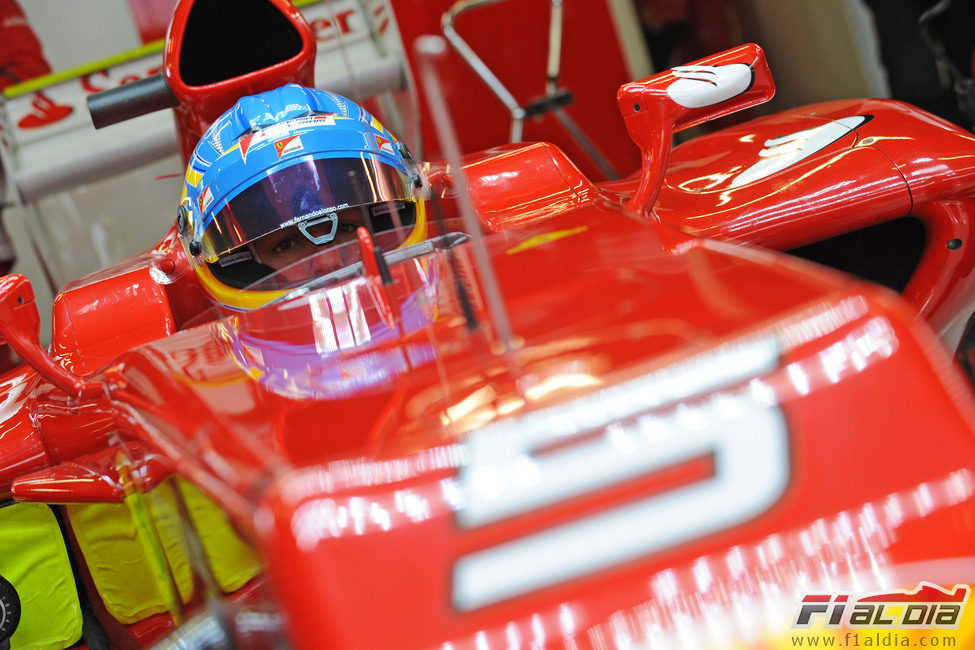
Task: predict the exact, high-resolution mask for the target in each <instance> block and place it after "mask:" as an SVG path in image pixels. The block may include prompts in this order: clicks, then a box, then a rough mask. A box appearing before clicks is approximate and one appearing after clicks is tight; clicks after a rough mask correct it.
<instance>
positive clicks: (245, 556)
mask: <svg viewBox="0 0 975 650" xmlns="http://www.w3.org/2000/svg"><path fill="white" fill-rule="evenodd" d="M177 481H178V483H179V489H180V492H182V493H183V499H184V501H185V502H186V509H187V510H188V511H189V513H190V519H192V520H193V525H194V526H195V527H196V530H197V532H198V534H199V536H200V541H201V542H202V544H203V550H204V552H205V553H206V556H207V561H209V563H210V569H211V570H212V571H213V577H214V579H215V580H216V581H217V585H218V586H219V587H220V589H221V590H223V591H224V592H225V593H228V592H231V591H236V590H237V589H240V588H241V587H243V586H244V585H245V584H247V582H248V581H249V580H250V579H251V578H253V577H254V576H256V575H257V574H258V573H259V572H260V570H261V563H260V560H259V559H258V557H257V555H256V554H255V553H254V551H253V550H252V549H251V547H250V546H248V545H247V544H246V543H244V541H243V540H242V539H241V538H240V537H239V536H238V535H237V533H236V532H235V531H234V529H233V527H232V526H231V525H230V520H229V519H228V518H227V515H226V513H224V511H223V510H221V509H220V508H219V507H217V505H216V504H215V503H214V502H213V501H211V500H210V498H209V497H207V496H206V495H205V494H204V493H203V492H201V491H200V489H199V488H197V487H196V486H195V485H193V484H192V483H189V482H188V481H185V480H183V479H177Z"/></svg>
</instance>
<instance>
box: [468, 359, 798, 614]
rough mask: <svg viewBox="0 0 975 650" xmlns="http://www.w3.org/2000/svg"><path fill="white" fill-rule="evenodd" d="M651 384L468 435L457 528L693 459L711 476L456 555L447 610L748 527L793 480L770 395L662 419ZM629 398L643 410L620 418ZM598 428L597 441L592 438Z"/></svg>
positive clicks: (714, 402) (729, 399) (741, 396)
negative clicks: (708, 467) (708, 460)
mask: <svg viewBox="0 0 975 650" xmlns="http://www.w3.org/2000/svg"><path fill="white" fill-rule="evenodd" d="M738 369H739V370H747V368H742V367H741V366H738ZM751 369H752V370H755V369H757V368H754V367H753V368H751ZM751 376H754V375H751ZM712 379H716V378H715V377H713V376H712ZM725 379H728V378H725ZM631 383H632V382H631ZM648 388H649V389H650V390H652V387H648V386H647V385H644V386H639V385H638V386H631V387H630V388H629V389H623V387H617V389H616V390H615V391H613V390H611V391H609V392H607V393H605V394H600V393H597V394H595V395H592V396H590V397H589V398H587V399H586V401H585V402H581V401H580V402H577V403H575V405H573V404H570V405H569V406H568V407H560V409H559V410H558V411H554V410H553V411H552V412H550V413H543V414H538V415H536V416H529V418H528V419H522V420H521V421H519V420H515V421H509V422H508V423H505V424H504V425H503V426H496V427H489V428H488V429H485V430H483V431H479V432H475V433H474V434H472V435H471V436H470V437H469V438H468V440H467V442H466V444H467V448H468V453H469V459H468V460H469V463H468V465H467V466H466V467H465V469H464V470H463V472H462V473H461V477H460V481H461V489H462V491H463V495H464V500H463V506H462V507H461V508H460V510H459V511H458V513H457V518H458V522H459V523H460V525H461V526H463V527H465V528H472V527H477V526H481V525H484V524H488V523H492V522H495V521H499V520H501V519H504V518H507V517H511V516H514V515H517V514H520V513H523V512H527V511H530V510H534V509H537V508H540V507H543V506H547V505H551V504H554V503H558V502H561V501H565V500H567V499H570V498H572V497H575V496H579V495H581V494H586V493H589V492H592V491H593V490H596V489H599V488H604V487H609V486H612V485H614V484H617V483H620V482H622V481H625V480H627V479H631V478H636V477H639V476H643V475H646V474H649V473H652V472H655V471H658V470H661V469H665V468H667V467H672V466H674V465H677V464H680V463H682V462H685V461H689V460H692V459H695V458H698V457H701V456H708V455H710V456H711V457H712V459H713V467H714V471H713V474H712V475H710V476H708V477H706V478H704V479H702V480H699V481H696V482H694V483H691V484H688V485H682V486H680V487H676V488H674V489H671V490H669V491H667V492H664V493H662V494H657V495H654V496H650V497H647V498H644V499H641V500H638V501H634V502H630V503H628V504H626V505H622V506H619V507H616V508H614V509H612V510H608V511H603V512H599V513H597V514H593V515H590V516H587V517H584V518H582V519H578V520H575V521H572V522H570V523H567V524H562V525H560V526H557V527H554V528H551V529H548V530H545V531H543V532H539V533H535V534H532V535H528V536H526V537H522V538H520V539H516V540H513V541H511V542H507V543H505V544H501V545H499V546H495V547H493V548H488V549H485V550H482V551H478V552H475V553H472V554H469V555H467V556H465V557H463V558H461V559H460V560H459V561H458V562H457V564H456V565H455V566H454V577H453V580H454V590H453V591H454V605H455V607H457V608H458V609H459V610H461V611H469V610H472V609H476V608H478V607H483V606H485V605H489V604H492V603H495V602H498V601H501V600H504V599H506V598H511V597H513V596H518V595H521V594H525V593H528V592H531V591H534V590H536V589H540V588H544V587H547V586H550V585H554V584H557V583H560V582H563V581H565V580H569V579H572V578H576V577H580V576H583V575H587V574H589V573H593V572H595V571H598V570H601V569H605V568H608V567H612V566H615V565H618V564H621V563H623V562H627V561H630V560H634V559H637V558H639V557H641V556H645V555H648V554H650V553H654V552H656V551H660V550H662V549H665V548H669V547H673V546H676V545H678V544H681V543H683V542H686V541H688V540H691V539H695V538H698V537H702V536H704V535H708V534H711V533H714V532H717V531H720V530H723V529H726V528H730V527H731V526H735V525H737V524H740V523H743V522H745V521H748V520H749V519H751V518H754V517H755V516H757V515H759V514H761V513H762V512H764V511H765V510H767V509H768V508H769V507H770V506H771V505H772V504H774V503H775V502H776V501H778V499H779V498H780V497H781V496H782V493H783V492H784V491H785V488H786V485H787V484H788V480H789V444H788V433H787V430H786V424H785V420H784V418H783V416H782V413H781V411H780V410H779V408H778V407H777V406H776V405H775V404H773V403H771V401H772V400H771V399H769V398H768V397H767V396H760V395H756V393H755V392H754V391H752V390H749V389H744V390H740V391H738V392H736V393H734V394H729V393H725V394H724V395H723V396H718V397H715V398H712V399H710V400H709V401H707V402H706V403H703V404H699V405H696V406H694V407H690V408H681V407H678V408H677V409H675V410H674V411H672V412H671V413H670V414H669V415H667V416H658V415H656V414H651V413H649V412H648V402H649V406H653V402H654V401H655V399H654V396H653V395H650V396H648V395H646V394H645V391H646V390H648ZM621 389H622V390H621ZM627 390H629V392H630V393H633V392H634V391H644V394H643V395H636V396H634V395H632V394H631V395H627V394H626V391H627ZM634 397H637V398H638V399H641V400H642V409H641V410H642V413H633V414H630V415H629V416H628V417H625V418H623V419H622V420H621V419H620V418H619V415H621V409H623V410H626V406H625V405H624V404H622V402H623V401H625V400H627V399H629V400H631V401H632V400H634ZM658 397H660V396H658ZM662 397H668V396H662ZM607 400H610V402H607ZM611 400H616V403H612V402H611ZM580 420H582V421H580ZM585 420H589V422H586V421H585ZM607 420H608V421H609V422H612V423H611V424H607V422H606V421H607ZM600 421H602V425H601V428H602V433H598V434H597V435H596V436H592V435H591V434H592V432H593V431H594V430H595V431H597V432H598V431H599V430H600V429H599V428H597V427H598V426H599V422H600ZM594 425H596V426H594ZM572 442H575V444H572V445H571V446H570V445H569V444H567V443H572ZM546 448H549V449H551V450H550V451H547V450H546Z"/></svg>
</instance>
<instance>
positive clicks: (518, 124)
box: [440, 0, 619, 180]
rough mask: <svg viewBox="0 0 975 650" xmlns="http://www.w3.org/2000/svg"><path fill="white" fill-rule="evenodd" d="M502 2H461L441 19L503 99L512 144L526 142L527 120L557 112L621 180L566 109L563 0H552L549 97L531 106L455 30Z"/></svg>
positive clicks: (569, 99)
mask: <svg viewBox="0 0 975 650" xmlns="http://www.w3.org/2000/svg"><path fill="white" fill-rule="evenodd" d="M500 1H501V0H460V1H459V2H456V3H454V4H453V5H452V6H451V7H450V9H448V10H447V12H446V13H445V14H444V15H443V17H442V18H441V20H440V25H441V28H442V29H443V33H444V36H445V37H446V38H447V40H448V41H449V42H450V44H451V46H453V48H454V50H456V52H457V53H458V54H459V55H460V56H461V58H462V59H464V61H465V62H466V63H467V65H469V66H470V67H471V69H472V70H473V71H474V73H475V74H477V76H479V77H480V78H481V80H482V81H484V83H485V84H487V87H488V88H489V89H490V90H491V92H493V93H494V95H495V96H496V97H497V98H498V99H499V100H501V103H502V104H504V105H505V107H507V109H508V111H509V112H510V113H511V134H510V141H511V142H519V141H521V139H522V133H523V129H524V122H525V118H528V117H540V116H542V115H544V114H545V113H549V112H551V113H554V114H555V117H556V119H558V121H559V123H560V124H561V125H562V128H564V129H565V131H566V133H568V134H569V137H571V138H572V139H573V140H574V141H575V142H576V144H578V145H579V146H580V147H582V149H583V151H584V152H585V153H586V155H587V156H589V158H590V159H591V160H592V161H593V162H594V163H595V164H596V165H597V166H598V167H599V169H601V170H602V172H603V173H604V174H606V177H607V178H609V179H611V180H614V179H617V178H619V174H617V173H616V170H614V169H613V167H612V165H610V164H609V160H608V159H607V158H606V156H604V155H603V153H602V152H601V151H599V149H598V148H597V147H596V145H595V144H594V143H593V142H592V141H591V140H590V139H589V138H588V137H587V136H586V134H585V133H584V132H583V131H582V129H581V128H580V127H579V125H578V124H576V122H575V120H573V119H572V117H570V116H569V114H568V113H567V112H566V110H565V107H566V106H568V105H569V104H571V103H572V100H573V96H572V91H571V90H569V89H568V88H560V87H559V72H560V66H561V59H562V17H563V11H564V9H563V6H562V2H563V0H551V3H552V11H551V14H550V18H549V30H548V65H547V70H546V79H545V94H544V95H543V96H541V97H538V98H536V99H533V100H531V101H530V102H528V103H527V104H524V105H522V104H519V103H518V100H517V99H515V97H514V95H512V94H511V91H509V90H508V89H507V88H506V87H505V86H504V84H503V83H501V80H500V79H498V77H497V75H495V74H494V73H493V72H492V71H491V69H490V68H489V67H488V66H487V64H485V63H484V61H483V60H482V59H481V58H480V57H479V56H478V55H477V54H476V53H475V52H474V50H473V49H471V46H470V45H468V44H467V42H466V41H465V40H464V39H462V38H461V37H460V35H459V34H458V33H457V30H456V29H454V22H455V21H456V19H457V16H459V15H460V14H462V13H464V12H465V11H468V10H470V9H475V8H477V7H482V6H485V5H489V4H496V3H497V2H500Z"/></svg>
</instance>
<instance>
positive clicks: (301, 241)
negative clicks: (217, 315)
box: [177, 84, 426, 309]
mask: <svg viewBox="0 0 975 650" xmlns="http://www.w3.org/2000/svg"><path fill="white" fill-rule="evenodd" d="M420 187H421V182H420V176H419V174H418V171H417V166H416V163H415V162H414V161H413V159H412V157H411V156H410V155H409V152H408V151H407V150H406V148H405V146H403V145H402V144H401V143H400V142H398V141H397V140H396V138H395V137H393V135H392V134H391V133H389V131H387V130H386V129H385V128H384V127H383V125H382V124H380V123H379V121H378V120H376V119H375V118H374V117H373V116H372V115H370V114H369V113H368V112H367V111H366V110H365V109H363V108H362V107H360V106H359V105H357V104H356V103H354V102H352V101H350V100H348V99H346V98H344V97H341V96H339V95H336V94H334V93H330V92H326V91H322V90H317V89H314V88H305V87H303V86H298V85H296V84H288V85H286V86H282V87H281V88H277V89H275V90H272V91H268V92H265V93H261V94H258V95H252V96H248V97H243V98H241V99H240V100H239V101H238V102H237V103H236V104H235V105H234V106H233V108H231V109H230V110H229V111H227V112H226V113H224V114H223V115H221V116H220V117H219V118H218V119H217V120H216V121H215V122H214V123H213V124H212V125H211V126H210V128H209V129H207V131H206V133H204V134H203V137H202V138H201V139H200V142H199V143H198V144H197V146H196V149H195V150H194V151H193V155H192V157H191V159H190V162H189V165H188V166H187V169H186V178H185V182H184V184H183V195H182V197H181V200H180V209H179V215H178V222H177V223H178V230H179V235H180V239H181V240H182V242H183V245H184V246H185V248H186V251H187V253H188V255H189V257H190V260H191V266H192V267H193V269H194V271H195V272H196V273H197V276H198V277H199V279H200V282H201V284H202V285H203V287H204V288H205V289H206V291H207V292H208V293H209V294H210V295H211V297H212V298H213V299H214V300H215V301H216V302H218V303H221V304H224V305H227V306H229V307H231V308H234V309H253V308H255V307H259V306H261V305H263V304H265V303H266V302H268V301H269V300H271V299H273V298H275V297H277V296H278V295H281V293H283V289H281V290H275V291H271V290H266V289H257V290H254V289H252V286H261V285H260V284H256V285H255V283H260V281H261V280H262V279H263V278H265V277H267V276H269V275H271V274H272V273H274V272H275V271H281V270H282V269H283V267H284V266H286V265H290V264H291V263H293V262H297V261H298V260H300V259H302V258H305V257H306V256H308V255H311V254H314V253H316V252H318V251H321V250H323V249H325V248H328V247H330V246H335V245H336V244H339V243H342V242H344V241H347V240H349V239H352V238H354V233H355V230H356V228H357V227H358V226H365V227H366V228H367V229H369V230H370V231H371V232H372V233H373V235H376V234H377V233H386V232H390V233H392V232H395V233H396V234H397V237H398V239H396V240H395V241H396V242H397V243H398V244H400V245H406V244H411V243H415V242H417V241H420V240H422V239H423V238H425V236H426V223H425V218H424V206H423V201H422V199H421V196H420ZM388 240H389V238H388V237H387V241H388ZM305 279H307V278H305ZM295 280H299V278H295ZM279 286H280V283H279Z"/></svg>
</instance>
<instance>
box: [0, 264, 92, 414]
mask: <svg viewBox="0 0 975 650" xmlns="http://www.w3.org/2000/svg"><path fill="white" fill-rule="evenodd" d="M40 331H41V318H40V314H39V313H38V311H37V305H36V304H35V302H34V288H33V287H32V286H31V283H30V280H28V279H27V278H26V277H24V276H23V275H19V274H15V275H6V276H3V277H2V278H0V339H2V340H0V343H6V344H7V345H9V346H10V347H11V349H12V350H13V351H14V352H16V353H17V354H18V355H19V356H20V358H21V359H23V360H24V363H26V364H28V365H29V366H30V367H31V368H33V369H34V370H36V371H37V374H39V375H40V376H41V377H43V378H44V379H46V380H47V381H49V382H51V384H53V385H54V386H55V387H56V388H58V389H60V390H62V391H64V392H65V393H67V394H68V395H69V396H71V397H73V398H76V399H77V398H83V397H94V396H96V395H98V394H100V393H102V392H103V387H102V385H101V384H100V383H97V382H89V381H85V380H84V379H82V378H81V377H79V376H78V375H75V374H73V373H71V372H69V371H67V370H65V369H64V368H63V367H62V366H61V365H60V364H58V363H57V362H56V361H55V360H54V359H53V358H51V356H50V355H49V354H48V353H47V351H46V350H45V349H44V348H43V347H41V342H40Z"/></svg>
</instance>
